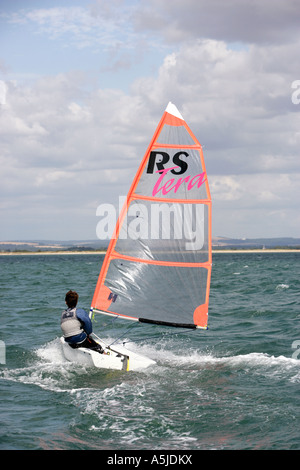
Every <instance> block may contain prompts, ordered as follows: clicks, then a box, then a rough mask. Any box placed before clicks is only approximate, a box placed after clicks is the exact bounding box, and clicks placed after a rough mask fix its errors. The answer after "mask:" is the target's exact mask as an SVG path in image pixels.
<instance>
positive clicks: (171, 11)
mask: <svg viewBox="0 0 300 470" xmlns="http://www.w3.org/2000/svg"><path fill="white" fill-rule="evenodd" d="M299 21H300V10H299V5H298V3H297V2H294V1H292V0H288V1H287V0H275V1H274V0H264V1H263V2H262V1H261V0H252V1H251V2H249V1H247V0H227V1H226V2H224V1H223V0H210V1H209V2H207V1H206V0H186V1H185V2H182V1H181V0H173V1H172V2H161V1H160V0H143V1H142V2H141V3H140V5H139V8H138V9H137V11H136V14H135V27H136V28H137V29H138V30H143V29H148V30H150V31H155V32H156V33H157V34H160V35H162V36H163V37H164V39H165V40H166V41H168V42H170V43H177V44H178V43H180V42H182V41H186V40H190V39H199V38H202V39H203V38H208V39H216V40H221V41H226V42H229V43H245V44H283V43H287V42H289V43H291V42H293V41H294V40H295V38H298V37H299Z"/></svg>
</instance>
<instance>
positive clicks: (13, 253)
mask: <svg viewBox="0 0 300 470" xmlns="http://www.w3.org/2000/svg"><path fill="white" fill-rule="evenodd" d="M105 253H106V250H99V251H98V250H94V251H88V250H87V251H76V250H74V251H71V250H70V251H68V250H61V251H21V250H20V251H2V252H0V256H17V255H19V256H20V255H22V256H23V255H26V256H27V255H29V256H32V255H35V256H38V255H43V256H44V255H47V256H48V255H105ZM218 253H230V254H232V253H300V250H297V249H293V248H277V249H276V248H253V249H242V248H241V249H226V248H224V249H218V250H214V249H213V250H212V254H213V255H214V254H218Z"/></svg>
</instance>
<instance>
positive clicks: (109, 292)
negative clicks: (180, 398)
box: [91, 103, 212, 328]
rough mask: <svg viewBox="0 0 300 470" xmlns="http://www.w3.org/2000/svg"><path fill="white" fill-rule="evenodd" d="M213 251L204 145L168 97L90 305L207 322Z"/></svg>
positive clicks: (164, 319)
mask: <svg viewBox="0 0 300 470" xmlns="http://www.w3.org/2000/svg"><path fill="white" fill-rule="evenodd" d="M211 257H212V255H211V198H210V192H209V186H208V180H207V175H206V169H205V164H204V158H203V153H202V148H201V145H200V143H199V142H198V140H197V139H196V137H195V136H194V134H193V133H192V131H191V130H190V128H189V127H188V125H187V124H186V122H185V120H184V119H183V117H182V116H181V114H180V113H179V111H178V109H177V108H176V106H175V105H173V104H172V103H169V104H168V106H167V108H166V110H165V112H164V114H163V116H162V118H161V121H160V123H159V125H158V127H157V129H156V131H155V133H154V135H153V138H152V140H151V142H150V145H149V147H148V149H147V151H146V154H145V156H144V158H143V160H142V162H141V164H140V167H139V169H138V171H137V173H136V176H135V178H134V180H133V183H132V185H131V188H130V190H129V193H128V195H127V199H126V202H125V204H124V207H123V209H122V211H121V213H120V216H119V219H118V221H117V224H116V229H115V232H114V235H113V237H112V239H111V241H110V244H109V247H108V250H107V253H106V256H105V259H104V262H103V265H102V269H101V271H100V275H99V278H98V282H97V285H96V289H95V293H94V296H93V300H92V304H91V311H93V312H99V313H103V314H108V315H118V316H120V317H122V318H126V319H130V320H139V321H141V322H150V323H158V324H165V325H172V326H181V327H190V328H196V327H198V328H207V318H208V303H209V289H210V277H211V265H212V260H211Z"/></svg>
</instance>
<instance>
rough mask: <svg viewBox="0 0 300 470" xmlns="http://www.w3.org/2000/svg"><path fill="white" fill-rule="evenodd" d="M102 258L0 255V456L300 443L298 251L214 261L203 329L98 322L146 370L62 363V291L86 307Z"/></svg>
mask: <svg viewBox="0 0 300 470" xmlns="http://www.w3.org/2000/svg"><path fill="white" fill-rule="evenodd" d="M102 261H103V256H102V255H99V254H88V255H83V254H80V255H79V254H78V255H74V254H72V255H71V254H70V255H51V256H46V255H43V254H39V255H13V256H0V299H1V313H0V315H1V330H0V340H1V343H0V344H1V357H0V362H1V363H0V393H1V403H0V417H1V418H0V420H1V426H0V448H1V449H20V450H29V449H34V450H35V449H51V450H52V449H69V450H72V449H100V450H104V449H106V450H116V451H117V450H128V451H130V450H139V449H140V450H141V449H144V450H150V449H151V450H155V449H156V450H159V449H169V450H170V449H173V450H174V451H175V450H180V451H182V452H184V451H188V450H203V449H216V450H221V449H299V448H300V420H299V417H300V416H299V415H300V413H299V412H300V406H299V389H300V329H299V323H300V309H299V305H300V302H299V279H300V253H267V252H264V253H260V254H257V253H243V254H240V253H231V254H228V253H217V254H214V255H213V270H212V282H211V296H210V308H209V329H208V330H207V331H203V330H195V331H193V330H192V331H190V330H183V329H180V328H179V329H177V328H167V327H159V326H152V325H145V324H139V323H135V322H133V323H131V322H126V321H122V320H115V319H111V318H110V317H101V316H97V317H96V319H95V321H94V331H95V333H97V334H98V335H99V336H101V337H102V338H103V339H104V340H105V341H107V342H108V343H112V342H113V341H116V343H115V344H117V343H122V344H123V342H125V345H126V347H127V348H128V349H132V350H134V351H137V352H140V353H142V354H144V355H146V356H148V357H150V358H152V359H154V360H155V361H156V364H155V365H154V366H151V367H149V368H148V369H146V370H144V371H142V372H123V371H108V370H99V369H98V370H97V369H95V368H88V367H85V366H82V365H77V364H72V363H69V362H67V361H66V360H65V359H64V357H63V354H62V350H61V346H60V341H59V337H60V334H61V333H60V315H61V311H62V309H63V308H64V296H65V293H66V292H67V291H68V290H69V289H74V290H76V291H77V292H78V293H79V296H80V298H79V305H80V307H83V308H85V309H87V310H88V309H89V306H90V302H91V298H92V295H93V291H94V288H95V285H96V281H97V278H98V274H99V270H100V267H101V264H102ZM128 323H129V325H128Z"/></svg>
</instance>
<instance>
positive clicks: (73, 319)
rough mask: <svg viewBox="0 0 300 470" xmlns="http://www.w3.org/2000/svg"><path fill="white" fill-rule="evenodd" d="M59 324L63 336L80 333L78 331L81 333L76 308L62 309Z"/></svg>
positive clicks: (81, 329) (67, 336)
mask: <svg viewBox="0 0 300 470" xmlns="http://www.w3.org/2000/svg"><path fill="white" fill-rule="evenodd" d="M60 326H61V329H62V331H63V335H64V338H69V337H70V336H76V335H80V333H82V331H83V328H82V325H81V323H80V321H79V320H78V318H77V315H76V308H67V310H64V311H63V313H62V315H61V322H60Z"/></svg>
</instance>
